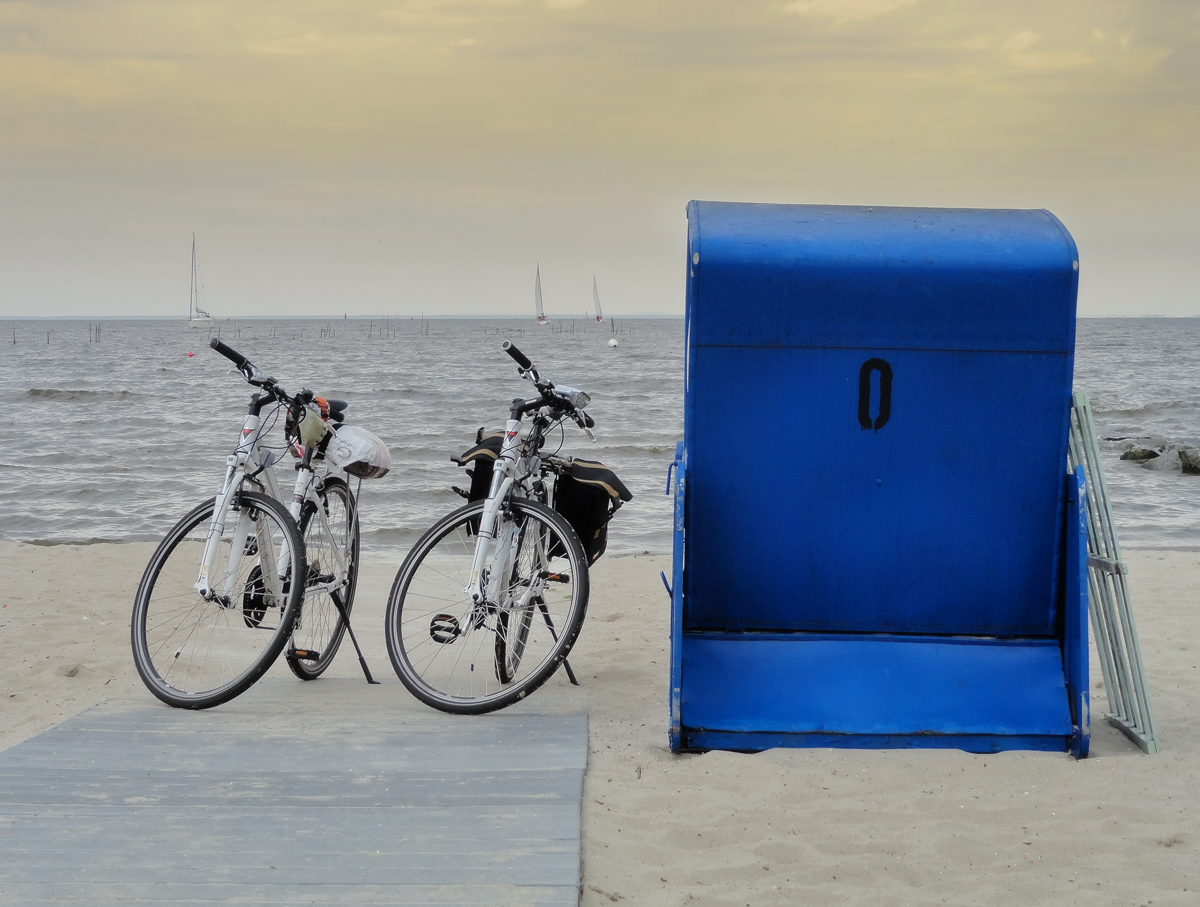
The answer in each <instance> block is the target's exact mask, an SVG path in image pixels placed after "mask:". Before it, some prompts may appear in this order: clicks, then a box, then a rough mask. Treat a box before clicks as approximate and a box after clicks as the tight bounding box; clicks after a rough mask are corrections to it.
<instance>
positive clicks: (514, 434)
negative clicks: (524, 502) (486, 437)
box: [463, 410, 541, 604]
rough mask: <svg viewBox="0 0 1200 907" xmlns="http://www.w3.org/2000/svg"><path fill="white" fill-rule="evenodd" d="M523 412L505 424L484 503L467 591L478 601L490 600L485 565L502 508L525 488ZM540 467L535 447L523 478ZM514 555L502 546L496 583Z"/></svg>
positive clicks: (493, 574) (495, 570)
mask: <svg viewBox="0 0 1200 907" xmlns="http://www.w3.org/2000/svg"><path fill="white" fill-rule="evenodd" d="M520 415H521V411H520V410H514V411H513V413H512V415H511V417H510V418H509V420H508V422H507V423H506V424H505V427H504V442H503V443H502V444H501V446H500V456H499V457H498V458H497V459H496V465H495V467H494V471H493V473H492V486H491V489H490V490H489V491H488V496H487V500H486V501H485V502H484V505H483V513H482V514H480V517H479V532H478V534H477V535H476V537H475V557H474V560H473V561H472V563H471V576H470V583H469V584H468V585H467V587H466V589H465V590H463V591H465V592H466V593H467V595H469V596H470V598H471V601H472V602H474V603H475V604H479V603H480V602H482V601H485V600H487V596H486V595H485V592H484V589H483V587H482V575H483V566H484V564H486V563H487V559H488V556H489V555H490V554H491V551H492V542H493V541H495V539H494V538H493V537H494V535H495V531H496V524H497V522H498V521H499V518H500V511H501V510H502V509H503V507H504V502H505V501H507V500H508V498H509V495H510V494H511V493H512V492H513V491H514V489H516V488H521V487H522V486H521V485H520V484H519V483H518V480H517V477H516V468H517V465H518V462H519V460H520V456H519V455H520V450H521V446H522V443H524V442H522V441H521V438H520V432H521V419H520ZM530 441H532V442H534V443H533V446H534V447H535V448H536V438H533V439H530ZM540 467H541V458H540V457H539V456H538V454H537V451H536V449H535V450H533V452H532V453H531V455H530V457H529V471H528V473H527V474H526V475H525V476H523V477H522V479H524V480H528V478H529V477H530V476H536V475H538V473H539V470H540ZM509 531H510V532H514V533H515V532H516V527H515V526H513V527H511V529H510V530H509ZM510 541H511V540H510ZM511 554H512V545H511V543H510V544H509V545H506V546H502V547H501V549H500V552H499V554H498V555H497V558H496V561H495V563H494V564H493V567H492V572H491V576H490V577H489V579H490V581H491V583H492V585H493V586H496V584H499V583H502V582H503V581H504V577H505V575H506V574H507V572H508V561H509V558H510V557H511Z"/></svg>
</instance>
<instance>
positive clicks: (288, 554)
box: [130, 491, 305, 709]
mask: <svg viewBox="0 0 1200 907" xmlns="http://www.w3.org/2000/svg"><path fill="white" fill-rule="evenodd" d="M213 507H214V502H213V501H211V500H210V501H206V502H205V503H203V504H201V505H200V506H199V507H197V508H196V509H195V510H193V511H192V512H191V513H189V514H188V515H187V516H185V517H184V518H183V519H182V520H180V521H179V522H178V523H177V524H176V525H175V527H174V528H173V529H172V530H171V531H170V532H168V533H167V537H166V538H165V539H163V541H162V544H160V545H159V546H158V550H157V551H155V552H154V555H153V557H151V558H150V563H149V564H148V565H147V566H146V572H145V574H143V576H142V581H141V584H140V585H139V586H138V591H137V596H136V598H135V599H134V605H133V620H132V622H131V627H130V634H131V642H132V644H133V661H134V664H135V665H136V666H137V669H138V673H139V674H140V675H141V677H142V681H143V682H144V683H145V684H146V686H147V687H148V688H149V690H150V692H151V693H153V694H154V695H155V696H157V697H158V698H159V699H161V700H162V701H163V702H165V703H167V704H168V705H172V706H175V707H177V708H183V709H205V708H209V707H211V706H214V705H220V704H221V703H222V702H227V701H228V700H230V699H232V698H234V697H235V696H237V695H239V694H240V693H243V692H245V691H246V690H247V689H248V688H249V687H250V685H251V684H253V683H254V682H255V681H256V680H258V678H259V677H261V676H262V675H263V674H264V673H265V672H266V670H267V669H268V668H269V667H270V666H271V664H272V663H273V662H274V661H275V659H276V658H278V657H279V653H280V652H281V651H282V650H283V646H284V644H285V643H286V642H287V639H288V636H289V635H290V634H291V630H292V624H293V622H294V620H295V616H296V609H297V607H298V606H299V604H300V599H301V596H302V595H303V592H304V590H303V588H302V584H301V583H298V582H293V578H294V577H301V576H304V574H305V565H304V542H303V541H302V539H301V538H300V533H299V532H298V531H297V529H296V524H295V521H293V520H292V517H291V515H290V514H289V513H288V512H287V511H286V510H284V509H283V507H282V506H281V505H280V504H279V503H278V502H276V501H275V500H274V499H273V498H269V497H267V496H265V495H261V494H258V493H256V492H250V491H243V492H241V493H240V494H239V495H238V498H237V500H236V501H235V502H234V506H233V507H232V508H231V509H230V512H229V513H228V514H227V515H226V519H225V528H224V532H223V534H222V536H221V539H220V541H219V543H218V549H217V556H216V559H215V560H214V561H213V568H212V571H211V574H210V583H211V586H212V588H213V589H214V590H215V591H216V592H217V593H218V594H217V595H216V596H215V597H214V598H213V599H212V600H205V599H204V598H203V597H202V596H201V595H200V593H199V592H197V591H196V587H195V583H196V577H197V576H198V575H199V572H200V565H201V562H202V561H203V557H204V546H205V540H206V539H207V537H208V531H209V526H210V524H211V522H212V516H213ZM238 549H240V550H238Z"/></svg>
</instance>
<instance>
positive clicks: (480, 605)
mask: <svg viewBox="0 0 1200 907" xmlns="http://www.w3.org/2000/svg"><path fill="white" fill-rule="evenodd" d="M482 510H483V502H482V501H476V502H475V503H473V504H468V505H467V506H466V507H463V508H461V509H459V510H456V511H454V513H451V514H449V515H448V516H446V517H444V518H443V519H441V520H439V521H438V522H437V523H436V524H435V525H434V526H433V528H432V529H430V530H429V531H428V532H427V533H425V535H424V536H422V537H421V539H420V540H419V541H418V542H417V544H416V545H415V546H414V547H413V549H412V551H410V552H409V554H408V557H407V558H406V559H405V561H404V564H403V565H402V566H401V567H400V572H399V573H398V574H397V575H396V581H395V583H394V584H393V585H392V592H391V595H390V596H389V598H388V606H387V616H386V619H385V624H384V630H385V634H386V637H387V646H388V654H389V655H390V656H391V659H392V666H393V667H394V668H395V669H396V674H397V675H398V676H399V678H400V680H401V682H402V683H403V684H404V685H405V686H406V687H407V688H408V690H409V692H411V693H412V694H413V695H414V696H416V697H417V698H418V699H420V700H421V701H422V702H424V703H426V704H427V705H431V706H433V707H434V708H436V709H441V710H442V711H444V712H457V713H461V714H480V713H482V712H490V711H493V710H495V709H499V708H503V707H504V706H506V705H511V704H512V703H514V702H516V701H517V700H519V699H522V698H524V697H525V696H528V695H529V694H530V693H532V692H533V691H534V690H536V689H537V688H538V687H540V686H541V685H542V684H543V683H545V682H546V680H547V679H548V678H549V677H550V675H552V674H553V673H554V671H555V670H556V669H557V668H558V666H559V665H560V664H562V662H563V660H564V659H565V658H566V657H567V655H568V653H570V651H571V646H573V645H574V643H575V639H576V638H577V637H578V636H579V631H580V628H581V627H582V626H583V618H584V615H585V613H586V612H587V602H588V573H587V561H586V559H585V557H584V554H583V548H582V546H581V545H580V544H579V539H578V538H577V537H576V535H575V532H574V530H572V529H571V526H570V524H568V523H567V521H566V520H564V519H563V518H562V517H561V516H559V515H558V514H557V513H556V512H555V511H553V510H551V509H550V508H549V507H546V506H545V505H543V504H537V503H534V502H532V501H511V502H510V503H509V505H508V512H507V513H502V514H501V518H500V519H499V520H498V521H497V528H496V532H495V538H494V540H493V541H492V554H491V556H490V558H489V562H488V563H487V564H486V565H485V566H484V572H483V589H484V591H485V595H484V600H483V601H481V602H472V601H471V599H470V597H469V596H468V595H467V593H466V588H467V585H468V583H469V581H470V577H471V565H472V561H473V559H474V555H475V541H476V534H475V533H476V531H477V529H478V526H479V515H480V513H481V512H482Z"/></svg>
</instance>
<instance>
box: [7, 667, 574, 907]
mask: <svg viewBox="0 0 1200 907" xmlns="http://www.w3.org/2000/svg"><path fill="white" fill-rule="evenodd" d="M377 689H378V688H368V687H366V685H365V684H352V683H350V682H342V681H321V682H320V683H318V684H300V683H289V682H287V681H267V682H264V683H262V684H259V686H258V687H256V688H255V689H254V690H252V691H251V692H250V693H248V694H247V695H246V696H244V697H242V699H240V700H238V701H236V702H235V703H232V704H230V706H228V707H222V708H219V709H214V710H210V711H207V712H201V713H194V712H181V711H176V710H172V709H168V708H166V707H159V706H157V705H155V704H153V703H148V702H147V701H146V700H141V701H116V702H107V703H104V704H102V705H101V706H98V707H96V708H95V709H92V710H89V711H88V712H85V713H83V714H82V715H79V716H77V717H75V718H73V719H71V720H70V721H67V722H66V723H64V724H62V725H60V726H59V727H57V728H54V729H53V730H51V731H49V732H47V733H45V734H43V735H41V736H39V737H36V738H34V739H33V740H30V741H27V742H25V743H23V744H20V745H18V746H16V747H13V748H12V749H10V750H7V751H5V752H0V901H2V902H3V903H5V904H13V905H22V904H43V903H71V902H81V903H82V902H87V903H103V902H106V901H110V900H118V899H119V900H122V901H126V902H132V903H139V902H143V903H158V904H170V903H177V902H187V903H189V904H217V903H228V902H229V901H231V900H232V901H237V902H238V903H246V904H284V903H287V904H295V903H305V904H309V903H315V904H331V905H332V904H351V903H352V904H376V903H379V904H383V903H386V904H401V905H403V904H431V903H447V904H539V905H541V904H545V905H568V904H570V905H574V904H577V903H578V894H579V892H578V886H579V868H580V864H579V836H580V830H579V819H580V809H581V802H580V801H581V794H582V784H583V770H584V768H585V766H586V760H587V718H586V715H539V714H536V713H531V712H529V711H528V706H526V707H525V709H526V710H525V711H522V712H519V713H516V714H513V715H507V714H504V713H501V714H499V715H489V716H480V717H473V718H463V717H460V716H450V715H441V714H439V713H433V712H429V710H426V709H424V707H423V706H416V707H415V708H414V704H413V703H412V702H411V701H408V700H407V697H402V696H401V697H398V696H397V693H396V688H395V686H394V685H393V689H392V690H391V691H390V692H388V693H385V694H384V695H379V694H378V693H377V692H375V691H376V690H377ZM360 700H361V701H360ZM356 705H357V708H356V707H355V706H356Z"/></svg>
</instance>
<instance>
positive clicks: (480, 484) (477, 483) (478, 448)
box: [450, 428, 504, 503]
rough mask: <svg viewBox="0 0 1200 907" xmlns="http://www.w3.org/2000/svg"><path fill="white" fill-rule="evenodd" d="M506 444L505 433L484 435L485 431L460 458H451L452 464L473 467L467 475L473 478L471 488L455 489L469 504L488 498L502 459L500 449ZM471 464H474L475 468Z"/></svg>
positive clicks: (479, 434) (478, 434)
mask: <svg viewBox="0 0 1200 907" xmlns="http://www.w3.org/2000/svg"><path fill="white" fill-rule="evenodd" d="M503 444H504V432H502V431H494V432H491V433H490V434H484V433H483V429H482V428H481V429H479V431H478V432H477V433H476V435H475V446H474V447H472V448H471V449H470V450H468V451H467V452H466V453H464V454H463V455H462V456H459V457H451V458H450V461H451V462H452V463H457V464H458V465H459V466H471V468H470V469H469V470H468V471H467V475H469V476H470V477H471V487H470V489H469V490H467V491H463V489H461V488H458V487H457V486H456V487H455V488H454V490H455V491H456V492H458V493H459V494H461V495H462V496H463V497H464V498H466V499H467V503H471V502H473V501H482V500H483V499H484V498H486V497H487V496H488V492H489V491H490V490H491V487H492V472H493V470H494V469H495V467H496V460H497V459H499V457H500V448H501V446H502V445H503ZM471 464H474V465H473V466H472V465H471Z"/></svg>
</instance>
